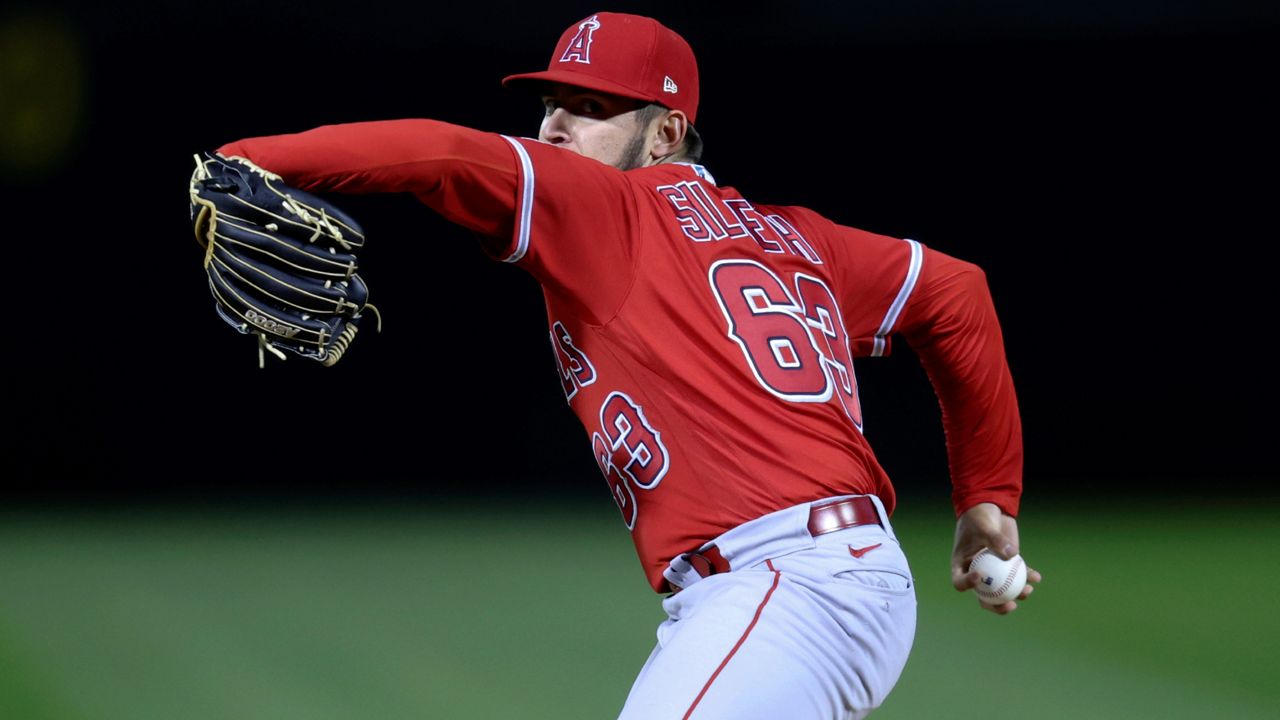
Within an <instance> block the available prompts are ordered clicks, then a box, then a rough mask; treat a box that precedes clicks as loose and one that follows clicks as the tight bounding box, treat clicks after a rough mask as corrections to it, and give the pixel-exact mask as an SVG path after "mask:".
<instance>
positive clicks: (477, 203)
mask: <svg viewBox="0 0 1280 720" xmlns="http://www.w3.org/2000/svg"><path fill="white" fill-rule="evenodd" d="M218 152H220V153H222V154H223V155H227V156H240V157H244V158H247V159H249V160H251V161H253V162H254V163H256V164H258V165H260V166H262V167H264V168H266V169H267V170H270V171H272V172H274V173H277V174H279V175H280V176H281V177H282V178H284V181H285V182H286V183H288V184H290V185H293V186H295V187H297V188H299V189H302V190H307V191H312V192H327V191H331V192H343V193H411V194H413V195H414V196H415V197H417V198H418V199H419V200H420V201H422V202H423V203H424V204H426V205H427V206H429V207H431V208H432V209H434V210H436V211H437V212H439V213H440V214H441V215H442V216H444V217H445V218H447V219H448V220H450V221H452V222H454V223H457V224H458V225H461V226H463V227H466V228H468V229H469V230H471V231H472V232H474V233H475V234H476V235H477V236H479V238H480V244H481V247H482V248H483V249H484V251H485V252H486V253H487V254H488V255H490V256H491V257H493V258H494V259H497V260H502V261H505V262H511V263H515V264H517V265H519V266H520V267H522V268H524V269H525V270H527V271H528V272H529V273H531V274H532V275H533V276H534V277H536V278H537V279H538V281H539V282H541V283H542V285H543V286H544V287H545V288H546V289H547V290H548V291H550V292H553V293H556V294H558V295H559V296H561V297H562V298H564V299H566V300H568V301H571V302H574V303H576V304H577V305H578V306H579V307H580V308H581V309H582V310H583V312H584V313H586V316H587V317H588V318H592V319H594V320H595V321H597V322H603V321H604V320H607V319H608V317H610V316H611V314H612V313H613V312H614V311H615V310H616V308H617V307H618V306H619V305H620V304H621V301H622V299H623V298H624V297H625V292H626V290H627V289H628V287H629V284H630V278H631V276H632V275H631V268H632V263H631V261H630V260H631V258H632V257H634V251H635V247H634V241H635V233H634V232H633V228H634V225H635V221H634V217H635V199H634V195H633V194H632V192H631V189H630V185H629V183H628V182H627V181H626V178H625V176H624V175H623V173H622V172H621V171H619V170H617V169H615V168H612V167H610V166H608V165H604V164H603V163H600V162H597V161H595V160H592V159H589V158H585V157H582V156H580V155H577V154H575V153H572V152H569V151H566V150H561V149H559V148H556V147H553V146H550V145H546V144H543V143H540V142H537V141H535V140H528V139H516V138H511V137H507V136H504V135H499V134H496V133H488V132H482V131H479V130H474V129H471V128H465V127H461V126H458V125H452V124H449V123H444V122H439V121H435V120H425V119H422V120H386V121H378V122H365V123H350V124H345V125H327V126H323V127H318V128H315V129H313V130H308V131H306V132H301V133H294V134H288V135H274V136H265V137H257V138H249V139H244V140H238V141H236V142H232V143H227V144H226V145H223V146H222V147H220V148H218Z"/></svg>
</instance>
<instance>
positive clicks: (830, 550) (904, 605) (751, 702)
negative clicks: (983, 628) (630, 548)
mask: <svg viewBox="0 0 1280 720" xmlns="http://www.w3.org/2000/svg"><path fill="white" fill-rule="evenodd" d="M873 499H875V498H873ZM824 502H825V501H824ZM875 504H876V508H877V510H878V511H879V513H880V516H881V522H882V524H883V527H881V526H879V525H874V524H873V525H862V526H858V527H853V528H847V529H845V530H839V531H836V532H832V533H827V534H825V535H819V536H818V537H816V538H815V537H812V536H810V535H809V532H808V530H807V528H806V525H807V522H808V517H809V504H808V503H805V504H803V505H798V506H795V507H792V508H787V509H785V510H780V511H778V512H775V513H771V514H769V515H766V516H764V517H762V518H759V519H757V520H753V521H751V522H749V523H746V524H744V525H742V526H740V527H737V528H734V529H733V530H731V531H729V532H727V533H725V534H724V535H722V536H720V537H719V538H717V539H716V540H715V544H716V546H717V547H718V548H719V549H720V552H721V554H722V555H723V556H724V557H725V559H726V560H729V562H730V565H731V567H732V568H733V570H732V572H728V573H719V574H716V575H711V576H710V577H706V578H698V577H697V576H696V575H694V576H689V575H688V573H687V572H679V571H675V572H676V574H678V575H679V576H680V578H681V581H682V582H681V584H682V585H684V586H685V589H684V590H681V591H680V592H678V593H676V594H674V595H672V596H670V597H668V598H667V599H666V600H664V601H663V603H662V606H663V609H664V610H666V612H667V620H666V621H664V622H663V623H662V624H661V625H660V626H659V627H658V644H657V646H656V647H655V648H654V650H653V652H652V654H650V656H649V659H648V661H647V662H646V663H645V665H644V667H643V668H642V669H641V670H640V675H639V676H638V677H637V678H636V681H635V684H634V686H633V687H632V688H631V693H630V695H629V696H628V697H627V701H626V705H625V706H624V707H623V709H622V714H621V715H620V716H619V720H757V719H758V720H855V719H858V718H863V717H865V716H866V715H867V714H868V713H870V712H871V711H872V710H873V709H875V708H876V707H878V706H879V705H880V703H882V702H883V701H884V699H885V697H886V696H887V695H888V694H889V691H890V690H891V689H892V688H893V686H894V684H895V683H896V682H897V681H898V677H899V676H900V675H901V674H902V669H903V667H904V666H905V665H906V662H907V655H908V654H909V652H910V650H911V644H912V641H913V639H914V637H915V628H916V598H915V584H914V583H913V581H912V579H911V571H910V569H909V567H908V566H907V559H906V556H905V555H904V554H903V552H902V548H901V546H899V544H898V541H897V539H896V537H895V536H894V534H893V529H892V527H891V526H890V525H889V522H888V518H887V516H886V515H885V512H884V507H883V505H882V504H881V503H880V502H879V500H878V499H875ZM675 564H676V563H675V561H673V567H674V566H675ZM686 568H687V566H686ZM672 572H673V571H669V572H668V577H671V576H672V575H671V573H672Z"/></svg>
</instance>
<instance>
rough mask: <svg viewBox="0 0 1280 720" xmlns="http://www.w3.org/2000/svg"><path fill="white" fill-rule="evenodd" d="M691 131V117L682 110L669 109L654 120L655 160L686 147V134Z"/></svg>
mask: <svg viewBox="0 0 1280 720" xmlns="http://www.w3.org/2000/svg"><path fill="white" fill-rule="evenodd" d="M688 131H689V118H688V117H686V116H685V114H684V113H683V112H681V111H680V110H667V111H666V112H665V113H663V114H662V115H660V116H658V118H657V119H656V120H655V121H654V126H653V129H652V130H651V132H653V133H654V138H653V149H652V150H650V153H651V154H652V155H653V159H654V160H655V161H658V162H661V161H662V160H664V159H666V158H669V157H671V156H672V155H675V154H676V153H678V152H680V151H681V150H682V149H683V148H684V136H685V134H686V133H687V132H688Z"/></svg>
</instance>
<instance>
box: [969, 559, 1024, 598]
mask: <svg viewBox="0 0 1280 720" xmlns="http://www.w3.org/2000/svg"><path fill="white" fill-rule="evenodd" d="M974 570H977V571H978V572H979V573H981V575H982V577H980V578H978V584H977V585H975V586H974V591H975V592H977V593H978V597H980V598H982V600H983V602H985V603H988V604H990V605H1003V604H1004V603H1007V602H1009V601H1010V600H1013V599H1015V598H1017V597H1018V594H1019V593H1021V592H1022V589H1023V588H1024V587H1026V586H1027V564H1026V563H1025V562H1023V560H1022V556H1021V555H1014V556H1013V557H1012V558H1011V559H1009V560H1001V559H1000V556H999V555H996V554H995V553H993V552H991V551H990V550H988V549H986V548H983V549H982V550H980V551H979V552H978V554H977V555H974V556H973V561H972V562H970V563H969V571H970V572H972V571H974Z"/></svg>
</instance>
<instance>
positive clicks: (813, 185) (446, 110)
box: [0, 0, 1280, 503]
mask: <svg viewBox="0 0 1280 720" xmlns="http://www.w3.org/2000/svg"><path fill="white" fill-rule="evenodd" d="M601 10H616V11H631V12H640V13H644V14H649V15H653V16H655V17H658V18H659V19H660V20H662V21H663V22H664V23H666V24H667V25H669V26H670V27H672V28H673V29H675V30H676V31H678V32H680V33H681V34H683V35H684V36H685V38H686V39H688V40H689V42H690V43H691V44H692V46H693V48H694V50H695V52H696V53H697V54H698V58H699V63H700V68H701V76H702V104H701V108H700V119H699V120H700V121H699V130H700V131H701V133H702V135H703V137H704V139H705V140H706V143H707V150H706V154H705V156H704V162H705V164H706V165H707V166H708V167H709V168H710V169H711V170H712V172H714V173H715V175H716V177H717V179H718V180H719V181H720V182H721V184H725V185H732V186H735V187H737V188H739V189H740V190H741V191H742V192H743V193H744V194H745V195H746V196H747V197H749V198H753V199H755V200H757V201H759V202H766V203H776V204H802V205H807V206H809V207H812V208H814V209H816V210H818V211H819V212H822V213H824V214H826V215H828V216H829V217H831V218H832V219H834V220H836V221H838V222H842V223H845V224H848V225H853V226H857V227H861V228H864V229H868V230H871V231H875V232H880V233H885V234H890V235H896V236H905V237H912V238H915V239H918V240H920V241H922V242H924V243H926V244H928V245H930V246H932V247H935V248H937V249H939V250H942V251H944V252H948V253H950V254H953V255H956V256H959V257H962V258H965V259H968V260H971V261H974V262H976V263H978V264H979V265H981V266H982V267H983V268H984V269H985V270H986V271H987V275H988V278H989V282H990V284H991V288H992V292H993V295H994V297H995V301H996V304H997V308H998V310H999V311H1000V313H1001V318H1002V323H1003V326H1004V330H1005V343H1006V349H1007V352H1008V356H1009V361H1010V364H1011V366H1012V370H1013V373H1014V379H1015V382H1016V384H1017V386H1018V389H1019V394H1020V395H1019V397H1020V404H1021V409H1022V416H1023V425H1024V434H1025V441H1026V451H1027V452H1026V473H1027V487H1028V493H1029V494H1031V493H1035V494H1036V495H1039V496H1041V497H1052V496H1054V495H1055V494H1060V495H1061V496H1063V497H1066V496H1082V495H1083V496H1085V497H1088V496H1091V495H1096V496H1098V497H1102V496H1107V497H1112V496H1114V495H1115V494H1117V493H1129V494H1132V495H1133V496H1134V497H1135V498H1151V497H1153V496H1154V495H1156V494H1163V493H1172V494H1177V495H1182V496H1194V495H1203V496H1208V497H1222V496H1228V495H1230V496H1239V495H1240V494H1241V493H1244V494H1245V495H1246V496H1254V495H1257V496H1259V497H1263V496H1273V493H1274V489H1273V488H1274V484H1273V483H1274V480H1275V479H1276V478H1277V476H1278V473H1277V462H1276V460H1275V458H1274V453H1273V443H1272V442H1271V435H1272V433H1273V431H1274V430H1275V429H1276V423H1275V421H1274V420H1273V410H1272V408H1273V405H1274V402H1275V400H1276V392H1275V389H1276V388H1275V382H1274V380H1273V373H1272V369H1273V366H1274V362H1273V360H1272V358H1271V352H1272V351H1271V350H1270V348H1271V346H1272V345H1271V337H1270V336H1271V334H1272V331H1273V327H1274V319H1273V309H1274V307H1275V301H1274V296H1273V294H1272V292H1271V291H1272V288H1273V287H1274V285H1275V279H1274V277H1273V275H1274V273H1273V272H1272V270H1271V261H1270V258H1271V256H1272V253H1271V252H1270V250H1271V245H1272V244H1273V243H1274V241H1275V240H1276V231H1275V229H1274V224H1273V222H1272V217H1271V216H1272V212H1273V210H1274V209H1275V206H1276V202H1275V197H1276V182H1275V172H1276V170H1275V168H1276V165H1275V153H1274V137H1275V128H1276V117H1275V115H1274V114H1273V113H1271V111H1270V110H1269V109H1268V108H1267V105H1268V104H1269V103H1270V102H1271V101H1272V100H1273V99H1274V95H1275V87H1276V86H1275V73H1274V66H1275V62H1276V57H1275V55H1276V52H1275V48H1276V41H1277V39H1278V35H1277V32H1276V30H1277V20H1278V19H1280V11H1277V10H1276V9H1275V6H1274V5H1272V4H1266V3H1261V2H1259V3H1244V2H1216V3H1192V2H1166V3H1161V2H1140V1H1138V0H1115V1H1113V2H1031V3H1026V2H1016V1H1015V0H1001V1H997V2H986V3H982V4H981V5H980V6H977V5H972V6H962V5H960V4H953V3H943V2H939V1H930V0H911V1H898V2H890V1H888V0H883V1H876V2H858V3H836V2H831V3H795V2H793V3H785V4H777V5H774V4H764V3H731V4H730V3H685V4H672V3H663V4H658V3H623V2H618V3H613V4H612V5H598V4H596V3H581V2H552V3H545V2H544V3H484V4H478V3H473V4H463V3H455V4H449V5H436V4H426V3H419V4H413V5H404V6H399V5H392V4H386V5H384V4H379V3H332V2H325V1H321V2H306V3H303V2H285V3H263V2H239V1H236V2H220V3H214V4H192V3H189V2H178V1H177V0H168V1H165V2H151V3H128V4H125V5H124V6H122V7H106V6H101V7H88V6H84V7H77V6H74V5H70V4H65V3H64V4H62V5H50V4H48V3H45V4H41V5H39V6H37V5H34V4H28V5H18V6H14V7H10V6H8V5H7V6H6V9H5V10H3V11H0V28H3V34H0V82H2V83H3V84H2V85H0V123H3V125H0V135H3V138H4V139H3V140H0V143H2V145H0V186H2V189H3V192H4V197H5V200H4V205H5V209H6V212H5V214H4V215H5V218H6V220H5V224H4V232H5V238H4V244H3V252H4V254H5V257H6V258H7V259H8V261H9V278H8V283H7V286H8V287H7V290H8V292H6V293H5V294H4V296H3V300H4V303H5V306H6V307H7V310H8V312H7V322H6V323H5V329H4V339H3V340H2V341H0V343H3V361H2V362H3V365H2V366H0V367H2V368H3V371H4V372H3V379H2V380H0V402H2V406H3V423H4V424H3V427H2V428H0V429H2V430H3V441H2V444H0V448H2V449H3V457H2V458H0V477H2V478H3V480H4V490H3V492H4V497H3V498H0V500H3V501H4V502H6V503H22V502H49V501H57V502H61V501H78V500H83V499H89V500H91V501H94V502H102V501H106V500H110V499H122V500H126V501H131V502H132V501H137V500H144V499H153V498H192V497H194V498H201V499H208V498H218V497H236V498H239V497H246V496H247V497H273V496H281V497H291V496H294V497H314V498H325V497H336V498H347V497H352V496H368V495H374V496H393V497H406V498H410V497H411V498H428V499H430V498H434V497H438V496H442V495H453V494H462V495H476V496H485V497H495V496H504V497H505V496H516V497H519V496H524V495H533V494H538V495H545V494H548V493H557V494H564V495H582V496H586V497H590V498H594V499H598V500H600V501H602V502H607V500H606V497H607V494H606V493H607V491H606V490H605V488H604V485H603V484H602V483H601V482H600V478H599V473H598V471H597V470H596V468H595V465H594V462H593V460H592V458H591V454H590V450H589V444H588V442H587V439H586V438H585V437H584V435H583V433H582V430H581V428H580V426H579V425H578V424H577V421H576V419H575V418H574V417H573V416H572V414H571V413H570V412H569V411H568V409H567V407H566V406H565V403H564V399H563V396H562V394H561V391H560V388H559V384H558V382H557V381H556V378H555V375H554V372H555V369H554V368H555V366H554V361H553V359H552V355H551V353H550V348H549V343H548V341H547V330H546V325H545V313H544V310H543V307H542V302H541V296H540V293H539V291H538V288H537V286H536V284H535V283H534V282H533V281H532V280H531V279H530V278H529V277H527V276H526V275H524V274H523V273H522V272H521V271H519V270H518V269H516V268H512V267H508V266H505V265H501V264H498V263H494V262H491V261H490V260H488V259H487V257H486V256H485V255H484V254H483V253H482V252H481V250H480V249H479V247H478V246H477V245H476V243H475V242H474V240H472V239H471V238H470V236H469V235H468V234H467V233H466V232H464V231H462V230H460V229H458V228H455V227H453V226H451V225H449V224H448V223H446V222H444V221H442V220H441V219H439V218H438V217H436V216H435V215H433V214H432V212H431V211H430V210H428V209H427V208H425V207H423V206H421V205H418V204H417V203H416V202H414V201H413V200H412V199H410V198H407V197H395V196H376V197H349V196H343V197H338V198H335V200H336V201H337V202H338V203H339V204H340V205H342V206H343V207H344V208H347V209H349V210H350V211H351V212H352V214H354V215H355V216H356V217H357V218H359V219H360V220H361V222H362V223H363V224H364V226H365V228H366V230H367V231H368V235H369V237H370V244H369V245H368V247H367V248H366V250H365V251H364V254H363V258H364V259H363V263H364V265H363V267H364V270H363V271H362V274H363V275H364V276H365V277H366V278H367V279H368V281H369V283H370V286H371V288H372V296H371V299H372V300H373V301H374V302H375V304H377V305H378V307H379V308H380V309H381V310H382V312H383V317H384V320H385V325H384V332H383V333H382V334H381V335H375V334H373V333H372V332H368V330H367V329H366V330H365V331H364V332H362V333H361V335H360V337H359V339H358V340H357V342H356V343H355V345H354V346H353V350H352V351H351V352H350V354H349V355H348V357H347V358H345V359H344V360H343V361H342V363H341V364H340V365H339V366H338V367H335V368H332V369H325V368H322V367H320V366H319V365H318V364H316V363H311V362H308V361H304V360H302V359H300V358H296V357H293V358H291V359H290V360H289V361H288V362H286V363H283V364H282V363H279V362H271V361H270V359H269V362H268V365H267V367H266V369H265V370H259V369H258V367H257V359H256V350H255V344H254V343H253V342H252V340H250V339H249V338H247V337H243V336H239V335H237V334H235V333H234V332H233V331H232V330H231V329H230V328H228V327H227V326H226V325H225V324H223V323H222V321H221V320H219V319H218V318H217V317H216V316H215V315H214V312H213V308H212V301H211V299H210V297H209V294H208V289H207V286H206V284H205V280H204V277H203V272H202V270H201V268H200V262H199V260H200V255H201V252H200V250H199V248H198V247H197V245H196V244H195V242H194V241H193V239H192V237H191V232H190V227H189V223H188V217H187V199H186V197H185V195H186V183H187V178H188V177H189V175H190V171H191V165H192V160H191V156H192V154H193V153H196V152H199V151H202V150H206V149H211V148H213V147H216V146H218V145H220V144H222V143H224V142H227V141H229V140H233V139H236V138H240V137H246V136H252V135H265V134H274V133H282V132H293V131H299V130H304V129H307V128H310V127H313V126H316V125H321V124H329V123H338V122H349V121H358V120H373V119H383V118H391V117H432V118H437V119H441V120H446V121H451V122H456V123H460V124H465V125H470V126H473V127H478V128H481V129H485V130H493V131H499V132H504V133H509V134H518V135H535V134H536V132H537V126H538V122H539V116H540V112H541V111H540V108H539V107H538V104H537V101H536V99H533V98H529V97H525V96H521V95H518V94H513V93H511V92H509V91H506V90H504V89H503V88H501V87H500V86H499V79H500V78H501V77H502V76H503V75H505V74H508V73H511V72H519V71H527V70H533V69H540V68H542V67H545V65H546V62H547V57H548V55H549V53H550V50H551V48H552V46H553V45H554V43H555V40H556V38H557V37H558V36H559V33H560V32H561V31H562V30H563V29H564V28H565V27H567V26H568V25H569V24H570V23H572V22H576V21H577V20H579V19H581V18H582V17H584V16H586V15H589V14H590V13H592V12H596V11H601ZM857 369H858V372H859V378H860V382H861V388H862V393H863V408H864V412H865V416H866V418H867V426H866V427H867V429H866V433H867V436H868V438H869V439H870V440H871V442H872V445H873V447H875V448H876V449H877V452H878V454H879V456H880V459H881V461H882V463H883V464H884V465H885V467H886V469H887V470H888V471H889V473H890V475H891V476H892V477H893V478H894V479H895V482H896V484H897V485H898V487H899V490H900V492H901V493H903V494H907V495H910V494H912V493H916V494H928V495H939V494H942V495H945V494H946V492H947V491H948V488H947V481H946V456H945V451H944V445H943V435H942V429H941V425H940V420H939V417H938V411H937V405H936V400H935V399H934V397H933V395H932V390H931V388H930V386H929V384H928V381H927V378H926V377H925V376H924V373H923V372H922V371H921V370H920V368H919V366H918V364H917V363H916V361H915V359H914V357H913V356H912V355H911V353H910V352H909V350H908V349H907V347H906V345H905V343H899V344H897V345H896V351H895V354H894V356H893V357H891V358H889V359H883V360H876V361H870V360H867V361H861V362H860V364H859V365H858V368H857Z"/></svg>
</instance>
